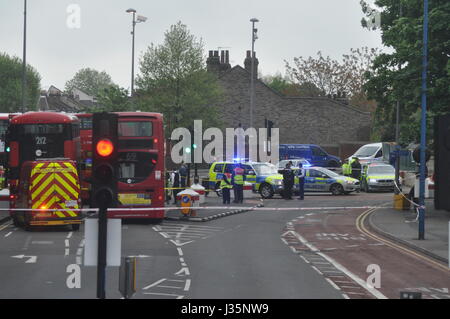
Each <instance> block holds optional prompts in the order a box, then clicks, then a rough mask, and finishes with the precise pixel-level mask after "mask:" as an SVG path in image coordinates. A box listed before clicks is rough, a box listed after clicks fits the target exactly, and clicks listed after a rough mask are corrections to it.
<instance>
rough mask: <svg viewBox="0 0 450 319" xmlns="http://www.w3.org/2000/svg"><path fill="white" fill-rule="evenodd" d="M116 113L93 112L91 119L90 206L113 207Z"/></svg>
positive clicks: (115, 200)
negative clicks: (92, 152)
mask: <svg viewBox="0 0 450 319" xmlns="http://www.w3.org/2000/svg"><path fill="white" fill-rule="evenodd" d="M117 130H118V115H117V114H114V113H94V115H93V120H92V145H93V151H94V154H93V155H94V156H93V163H92V188H91V204H92V207H98V208H103V209H105V208H108V207H115V206H116V202H117V175H118V161H117V158H118V150H117V147H118V144H119V143H118V133H117Z"/></svg>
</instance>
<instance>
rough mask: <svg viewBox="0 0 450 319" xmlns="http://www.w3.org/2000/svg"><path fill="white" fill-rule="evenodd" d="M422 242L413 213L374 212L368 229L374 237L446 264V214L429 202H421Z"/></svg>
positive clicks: (447, 220) (447, 221) (369, 220)
mask: <svg viewBox="0 0 450 319" xmlns="http://www.w3.org/2000/svg"><path fill="white" fill-rule="evenodd" d="M425 207H426V208H425V239H424V240H419V239H418V236H419V235H418V234H419V231H418V229H419V222H418V219H417V213H416V211H415V210H414V209H411V210H403V211H401V210H396V209H393V208H388V209H380V210H376V211H374V212H373V213H372V214H371V215H370V217H369V219H368V226H369V227H370V228H371V229H372V230H373V231H375V232H377V233H378V234H380V235H382V236H385V237H388V238H389V239H391V240H394V241H396V242H398V243H400V244H403V245H405V246H408V247H409V248H412V249H415V250H417V251H419V252H421V253H422V254H425V255H427V256H429V257H432V258H434V259H436V260H438V261H440V262H442V263H445V264H447V265H448V259H449V255H448V254H449V247H448V244H449V232H450V230H449V222H450V212H449V211H445V210H437V209H435V208H434V203H433V199H428V200H426V201H425Z"/></svg>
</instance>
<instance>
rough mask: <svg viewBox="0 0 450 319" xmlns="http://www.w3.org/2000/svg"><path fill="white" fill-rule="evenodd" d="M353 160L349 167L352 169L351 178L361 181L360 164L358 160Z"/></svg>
mask: <svg viewBox="0 0 450 319" xmlns="http://www.w3.org/2000/svg"><path fill="white" fill-rule="evenodd" d="M354 159H355V160H354V161H353V163H352V165H351V168H352V173H351V175H352V177H353V178H356V179H357V180H360V179H361V163H360V162H359V158H357V157H354Z"/></svg>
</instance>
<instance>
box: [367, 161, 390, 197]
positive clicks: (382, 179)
mask: <svg viewBox="0 0 450 319" xmlns="http://www.w3.org/2000/svg"><path fill="white" fill-rule="evenodd" d="M394 181H395V168H394V167H393V166H392V165H389V164H384V163H371V164H368V165H364V166H363V168H362V174H361V184H362V189H363V190H364V191H365V192H371V191H391V192H392V191H394V188H395V183H394Z"/></svg>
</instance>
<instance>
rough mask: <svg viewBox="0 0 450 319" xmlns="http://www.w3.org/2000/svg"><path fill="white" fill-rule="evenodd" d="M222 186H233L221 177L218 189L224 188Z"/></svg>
mask: <svg viewBox="0 0 450 319" xmlns="http://www.w3.org/2000/svg"><path fill="white" fill-rule="evenodd" d="M227 180H228V179H227ZM224 188H233V185H231V183H230V181H228V183H227V182H225V180H223V179H222V181H221V182H220V189H224Z"/></svg>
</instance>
